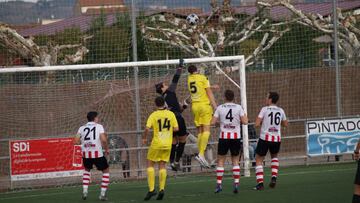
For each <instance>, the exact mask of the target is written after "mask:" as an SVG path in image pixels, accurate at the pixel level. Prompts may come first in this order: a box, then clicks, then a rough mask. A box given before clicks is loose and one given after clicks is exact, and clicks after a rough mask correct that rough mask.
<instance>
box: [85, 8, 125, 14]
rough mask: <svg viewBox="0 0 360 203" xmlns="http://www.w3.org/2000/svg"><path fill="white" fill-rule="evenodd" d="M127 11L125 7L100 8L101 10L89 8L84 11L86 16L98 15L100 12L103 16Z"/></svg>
mask: <svg viewBox="0 0 360 203" xmlns="http://www.w3.org/2000/svg"><path fill="white" fill-rule="evenodd" d="M127 11H128V9H127V8H126V7H119V8H102V9H96V8H89V9H87V10H86V12H85V14H86V15H100V14H101V12H104V13H105V14H114V13H123V12H127Z"/></svg>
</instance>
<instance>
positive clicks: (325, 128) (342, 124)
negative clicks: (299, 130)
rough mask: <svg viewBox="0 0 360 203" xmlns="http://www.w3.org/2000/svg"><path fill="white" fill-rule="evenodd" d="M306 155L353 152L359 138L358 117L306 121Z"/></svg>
mask: <svg viewBox="0 0 360 203" xmlns="http://www.w3.org/2000/svg"><path fill="white" fill-rule="evenodd" d="M306 135H307V154H308V156H321V155H337V154H348V153H353V152H354V149H355V147H356V144H357V142H358V140H359V138H360V118H349V119H340V120H336V119H335V120H316V121H308V122H307V123H306Z"/></svg>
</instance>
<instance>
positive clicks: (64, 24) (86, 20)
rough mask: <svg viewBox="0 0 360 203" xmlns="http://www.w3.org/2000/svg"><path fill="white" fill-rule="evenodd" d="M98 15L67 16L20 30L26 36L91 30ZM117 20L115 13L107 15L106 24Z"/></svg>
mask: <svg viewBox="0 0 360 203" xmlns="http://www.w3.org/2000/svg"><path fill="white" fill-rule="evenodd" d="M95 17H96V15H81V16H76V17H71V18H67V19H64V20H61V21H58V22H55V23H51V24H47V25H40V26H37V27H33V28H30V29H26V30H20V31H18V32H19V34H21V35H22V36H24V37H28V36H37V35H54V34H56V33H58V32H62V31H64V30H65V29H67V28H79V29H80V30H81V31H82V32H85V31H87V30H89V28H90V25H91V21H92V20H93V19H94V18H95ZM115 21H116V18H115V15H107V19H106V25H108V26H109V25H112V24H114V23H115Z"/></svg>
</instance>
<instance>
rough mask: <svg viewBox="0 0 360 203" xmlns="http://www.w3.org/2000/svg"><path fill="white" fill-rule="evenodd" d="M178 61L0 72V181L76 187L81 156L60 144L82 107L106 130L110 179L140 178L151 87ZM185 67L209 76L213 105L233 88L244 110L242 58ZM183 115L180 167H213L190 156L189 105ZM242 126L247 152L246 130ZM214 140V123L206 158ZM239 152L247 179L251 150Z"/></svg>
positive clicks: (184, 94)
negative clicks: (184, 133)
mask: <svg viewBox="0 0 360 203" xmlns="http://www.w3.org/2000/svg"><path fill="white" fill-rule="evenodd" d="M178 64H179V59H176V60H161V61H144V62H126V63H108V64H90V65H68V66H45V67H24V68H8V69H0V95H1V97H0V123H1V125H2V126H1V128H0V135H1V141H2V142H1V146H2V147H1V149H0V157H8V156H9V157H10V158H8V159H6V158H5V159H4V161H1V162H0V165H1V166H0V167H1V170H2V171H3V172H2V173H1V174H3V175H2V178H3V180H11V181H9V182H11V185H10V186H9V187H12V188H27V187H44V186H48V185H69V184H79V183H80V176H78V175H79V174H80V171H81V167H79V164H80V165H81V155H80V158H79V154H77V151H78V150H77V149H76V148H73V146H72V145H69V144H66V143H67V141H68V138H69V137H72V136H74V135H75V134H76V132H77V129H78V128H79V126H81V125H83V124H84V123H86V113H87V112H88V111H98V112H99V117H100V123H101V124H103V125H104V127H105V130H106V132H107V133H108V135H109V145H110V150H111V152H110V156H109V162H110V166H111V173H112V177H113V178H112V180H114V181H120V180H121V179H123V178H139V177H143V176H144V175H145V173H143V171H144V170H145V169H146V150H147V149H146V147H144V146H141V142H140V141H141V134H142V129H144V126H145V122H146V119H147V117H148V116H149V115H150V113H151V112H152V111H153V110H155V105H154V98H155V97H156V92H155V84H157V83H159V82H165V83H168V84H169V83H170V82H171V79H172V77H173V75H174V73H175V70H176V68H177V66H178ZM189 64H195V65H196V66H198V67H199V69H200V70H201V71H202V72H203V74H205V75H206V76H207V77H208V78H209V81H210V83H211V85H213V86H214V88H213V92H214V95H215V98H216V101H217V103H218V104H220V103H223V102H224V96H223V93H224V91H225V90H226V89H231V90H233V91H234V92H235V96H236V99H235V102H237V103H241V104H242V106H243V107H244V109H245V110H246V106H247V105H246V80H245V65H244V57H243V56H223V57H212V58H192V59H185V65H186V66H187V65H189ZM187 75H188V73H187V70H186V68H184V70H183V72H182V75H181V78H180V80H179V83H178V87H177V90H176V93H177V96H178V99H179V101H180V102H181V103H183V101H184V100H185V99H187V98H188V97H189V92H188V90H187ZM183 116H184V118H185V121H186V124H187V126H188V127H189V131H190V134H191V136H190V137H189V140H188V145H187V148H186V150H185V155H184V156H183V158H182V166H183V172H184V173H188V172H201V171H208V172H212V169H203V168H201V167H200V166H199V164H198V163H197V162H195V161H194V159H193V157H194V154H195V153H197V147H196V144H195V142H196V130H195V128H194V127H193V126H194V124H193V116H192V113H191V108H190V107H189V108H188V109H186V110H185V111H184V112H183ZM243 128H244V129H243V132H245V133H244V140H245V142H244V143H245V144H244V148H245V149H247V148H248V147H247V143H248V142H246V140H247V132H248V130H247V126H243ZM217 138H218V129H217V128H213V129H212V132H211V139H210V142H209V143H210V144H209V146H208V150H207V158H208V159H209V161H210V162H212V163H216V162H215V158H216V148H217V147H216V144H217ZM8 141H11V143H10V144H9V142H8ZM8 145H10V146H8ZM9 149H10V150H9ZM52 150H55V152H54V151H52ZM244 151H245V153H244V157H245V158H244V160H245V162H244V168H245V170H244V171H243V172H244V173H245V175H247V176H248V175H250V173H249V154H248V150H244ZM9 153H10V154H9ZM54 153H55V154H57V156H53V155H51V154H54ZM49 154H50V155H49ZM35 163H36V164H35ZM44 163H45V164H44ZM40 166H41V167H40ZM95 177H96V175H95ZM93 180H94V181H97V180H98V179H96V178H94V179H93ZM4 183H7V181H4ZM5 185H6V184H5Z"/></svg>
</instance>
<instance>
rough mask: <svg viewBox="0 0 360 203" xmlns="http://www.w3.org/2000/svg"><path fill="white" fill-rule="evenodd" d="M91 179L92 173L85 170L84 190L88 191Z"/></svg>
mask: <svg viewBox="0 0 360 203" xmlns="http://www.w3.org/2000/svg"><path fill="white" fill-rule="evenodd" d="M90 180H91V174H90V172H88V171H84V173H83V191H84V192H87V191H88V188H89V185H90Z"/></svg>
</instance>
